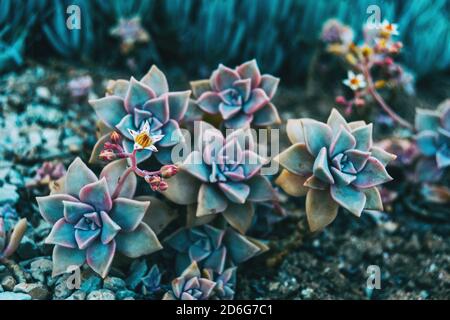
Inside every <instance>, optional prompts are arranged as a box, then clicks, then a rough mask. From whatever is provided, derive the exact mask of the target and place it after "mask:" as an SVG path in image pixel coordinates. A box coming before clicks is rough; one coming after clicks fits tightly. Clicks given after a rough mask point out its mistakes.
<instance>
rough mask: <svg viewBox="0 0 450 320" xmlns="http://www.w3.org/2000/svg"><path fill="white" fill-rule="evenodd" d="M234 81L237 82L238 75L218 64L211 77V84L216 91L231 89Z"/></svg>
mask: <svg viewBox="0 0 450 320" xmlns="http://www.w3.org/2000/svg"><path fill="white" fill-rule="evenodd" d="M236 80H239V74H238V73H237V72H236V71H234V70H233V69H230V68H228V67H225V66H224V65H223V64H220V65H219V68H218V69H217V70H215V71H214V72H213V74H212V76H211V83H212V85H213V87H214V89H215V90H217V91H223V90H225V89H229V88H231V87H232V86H233V83H234V82H235V81H236Z"/></svg>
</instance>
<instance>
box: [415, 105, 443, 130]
mask: <svg viewBox="0 0 450 320" xmlns="http://www.w3.org/2000/svg"><path fill="white" fill-rule="evenodd" d="M439 122H440V118H439V113H438V112H436V111H433V110H427V109H421V108H417V109H416V119H415V127H416V129H417V131H419V132H420V131H425V130H431V131H436V130H437V128H439Z"/></svg>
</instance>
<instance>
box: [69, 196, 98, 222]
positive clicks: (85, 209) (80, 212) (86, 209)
mask: <svg viewBox="0 0 450 320" xmlns="http://www.w3.org/2000/svg"><path fill="white" fill-rule="evenodd" d="M63 206H64V219H65V220H66V221H67V222H69V223H71V224H76V223H77V222H78V221H79V220H80V219H81V218H82V217H83V216H84V214H86V213H90V212H94V211H95V209H94V207H92V206H90V205H88V204H86V203H82V202H78V201H67V200H63Z"/></svg>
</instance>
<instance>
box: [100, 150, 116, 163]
mask: <svg viewBox="0 0 450 320" xmlns="http://www.w3.org/2000/svg"><path fill="white" fill-rule="evenodd" d="M99 158H100V160H103V161H112V160H115V159H117V156H116V154H115V153H114V151H113V150H111V149H105V150H102V151H101V152H100V155H99Z"/></svg>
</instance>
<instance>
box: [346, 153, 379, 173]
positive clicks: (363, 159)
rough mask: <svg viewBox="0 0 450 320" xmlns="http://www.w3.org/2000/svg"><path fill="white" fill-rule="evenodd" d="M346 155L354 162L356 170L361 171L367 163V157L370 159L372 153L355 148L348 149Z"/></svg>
mask: <svg viewBox="0 0 450 320" xmlns="http://www.w3.org/2000/svg"><path fill="white" fill-rule="evenodd" d="M372 150H373V149H372ZM345 155H346V156H347V157H348V159H349V161H350V162H351V163H352V164H353V166H354V168H355V169H356V171H360V170H361V169H362V168H363V167H364V166H365V165H366V163H367V159H369V157H370V155H371V153H370V152H364V151H361V150H357V149H353V150H348V151H346V152H345ZM372 155H373V154H372Z"/></svg>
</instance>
